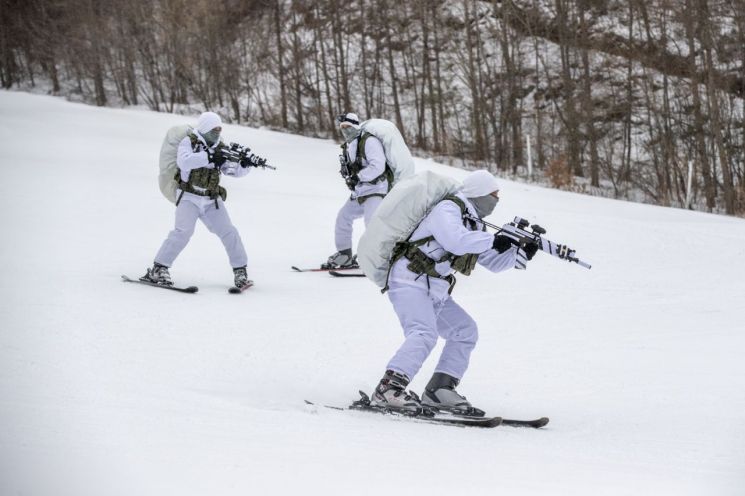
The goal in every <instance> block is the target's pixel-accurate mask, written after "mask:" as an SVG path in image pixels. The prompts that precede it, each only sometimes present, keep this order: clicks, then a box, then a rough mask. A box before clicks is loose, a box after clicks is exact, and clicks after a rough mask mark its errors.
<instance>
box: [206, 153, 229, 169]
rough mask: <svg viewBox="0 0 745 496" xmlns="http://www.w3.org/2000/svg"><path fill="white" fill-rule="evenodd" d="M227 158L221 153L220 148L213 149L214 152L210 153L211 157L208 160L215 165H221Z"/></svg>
mask: <svg viewBox="0 0 745 496" xmlns="http://www.w3.org/2000/svg"><path fill="white" fill-rule="evenodd" d="M227 160H228V158H227V157H226V156H225V155H223V154H222V151H221V150H219V149H218V150H215V153H213V154H212V158H211V159H210V162H212V163H213V164H215V167H221V166H222V164H224V163H225V162H227Z"/></svg>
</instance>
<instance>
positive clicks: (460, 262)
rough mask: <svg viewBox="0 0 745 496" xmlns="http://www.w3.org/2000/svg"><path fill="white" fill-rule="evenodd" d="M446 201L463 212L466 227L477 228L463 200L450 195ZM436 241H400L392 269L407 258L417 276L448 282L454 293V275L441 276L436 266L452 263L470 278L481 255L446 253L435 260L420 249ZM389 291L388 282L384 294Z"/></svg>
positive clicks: (394, 255)
mask: <svg viewBox="0 0 745 496" xmlns="http://www.w3.org/2000/svg"><path fill="white" fill-rule="evenodd" d="M446 200H449V201H452V202H453V203H455V204H456V205H458V207H459V208H460V211H461V215H462V216H463V217H464V220H463V223H464V225H466V223H470V224H471V225H472V226H475V222H473V221H471V220H467V219H466V218H465V215H466V213H467V208H466V204H465V203H464V202H463V200H461V199H460V198H458V197H457V196H454V195H448V196H446V197H445V198H444V199H443V200H441V201H446ZM482 229H483V230H485V229H486V228H485V227H483V228H482ZM415 230H416V229H415ZM434 239H435V237H434V236H427V237H425V238H422V239H418V240H416V241H410V240H406V241H399V242H398V243H396V246H394V247H393V253H392V256H391V265H390V266H391V268H392V267H393V264H394V263H396V262H397V261H398V260H399V259H400V258H401V257H406V258H407V259H408V260H409V264H408V265H407V266H406V268H407V269H409V270H410V271H412V272H413V273H415V274H419V275H426V276H428V277H435V278H437V279H443V280H445V281H448V282H449V283H450V288H449V289H448V293H450V292H452V291H453V287H454V286H455V276H453V275H452V274H449V275H447V276H443V275H440V273H439V272H437V270H435V266H436V265H437V264H439V263H443V262H450V266H451V267H452V268H453V270H455V271H456V272H460V273H461V274H463V275H464V276H469V275H471V272H472V271H473V269H474V268H475V267H476V263H477V262H478V259H479V254H478V253H466V254H465V255H453V254H452V253H448V252H445V254H444V255H443V256H442V257H440V258H439V259H437V260H435V259H433V258H430V257H428V256H427V255H425V254H424V252H423V251H422V250H420V249H419V247H420V246H422V245H426V244H427V243H429V242H430V241H434ZM388 276H389V277H390V270H389V271H388ZM387 289H388V281H386V285H385V288H384V289H383V292H385V291H386V290H387Z"/></svg>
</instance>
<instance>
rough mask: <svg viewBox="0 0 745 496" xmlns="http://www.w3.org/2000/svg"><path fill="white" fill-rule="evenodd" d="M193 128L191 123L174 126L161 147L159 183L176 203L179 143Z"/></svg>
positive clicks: (164, 193)
mask: <svg viewBox="0 0 745 496" xmlns="http://www.w3.org/2000/svg"><path fill="white" fill-rule="evenodd" d="M191 130H192V127H191V126H189V125H182V126H174V127H172V128H171V129H169V130H168V133H166V137H165V139H164V140H163V145H162V146H161V147H160V164H159V165H160V172H159V173H158V185H159V186H160V192H161V193H163V196H165V197H166V199H167V200H168V201H170V202H171V203H176V189H178V181H177V180H176V171H177V170H178V167H177V166H176V155H177V153H178V145H179V143H181V140H183V139H184V138H186V136H187V135H188V134H189V132H191Z"/></svg>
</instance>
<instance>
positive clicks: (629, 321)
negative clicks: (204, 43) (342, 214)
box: [0, 92, 745, 496]
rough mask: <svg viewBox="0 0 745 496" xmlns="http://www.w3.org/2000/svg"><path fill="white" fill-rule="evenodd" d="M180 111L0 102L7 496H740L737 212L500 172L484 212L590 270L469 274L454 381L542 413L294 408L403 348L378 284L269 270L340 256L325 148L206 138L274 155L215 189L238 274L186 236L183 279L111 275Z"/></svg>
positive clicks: (478, 397) (1, 443)
mask: <svg viewBox="0 0 745 496" xmlns="http://www.w3.org/2000/svg"><path fill="white" fill-rule="evenodd" d="M184 122H188V119H185V118H183V117H179V116H174V115H167V114H157V113H151V112H146V111H137V110H113V109H102V108H94V107H88V106H84V105H79V104H72V103H68V102H65V101H63V100H60V99H55V98H51V97H43V96H32V95H28V94H24V93H10V92H0V135H2V136H3V138H2V141H3V146H2V149H1V150H0V170H1V171H2V177H3V180H2V181H0V212H2V214H0V215H1V217H0V228H1V232H2V240H3V241H2V243H0V263H1V264H2V273H3V278H2V279H1V280H0V324H1V325H0V392H2V394H0V495H3V496H5V495H8V496H15V495H25V496H47V495H49V496H52V495H54V496H66V495H75V496H87V495H95V496H103V495H105V496H116V495H128V496H135V495H137V496H140V495H151V494H152V495H156V494H157V495H204V494H212V495H239V494H240V495H248V494H298V493H301V492H302V493H303V494H330V495H335V494H350V492H351V491H354V494H380V493H381V492H386V493H391V492H397V491H399V490H401V491H406V492H407V493H409V494H413V493H417V494H418V493H426V494H428V495H441V494H448V495H453V494H457V495H460V494H469V495H470V494H571V495H585V494H586V495H598V494H602V495H616V494H618V495H621V494H623V495H628V494H674V495H682V494H700V495H704V494H706V495H714V494H716V495H735V494H743V491H745V422H744V419H743V412H745V365H743V360H742V356H741V355H742V352H743V349H745V324H743V315H744V314H745V312H744V310H745V298H744V296H745V244H743V240H745V221H743V220H742V219H736V218H728V217H721V216H714V215H707V214H702V213H695V212H688V211H682V210H673V209H666V208H660V207H654V206H649V205H640V204H633V203H624V202H619V201H610V200H605V199H600V198H593V197H586V196H579V195H574V194H569V193H565V192H560V191H553V190H546V189H541V188H537V187H532V186H527V185H523V184H518V183H512V182H509V181H502V184H503V190H502V195H501V197H502V201H501V203H500V204H499V206H498V208H497V211H496V212H495V214H494V215H492V217H491V218H490V219H489V220H491V221H492V222H495V223H503V222H505V221H507V220H510V219H511V218H512V217H513V216H514V215H521V216H523V217H527V218H529V219H531V220H532V221H535V222H538V223H540V224H542V225H543V226H544V227H546V228H547V229H548V237H549V238H550V239H553V240H555V241H557V242H564V243H568V244H570V245H571V246H573V247H576V248H577V250H578V254H579V255H580V256H581V257H582V258H584V259H586V260H587V261H589V262H590V263H592V264H593V269H592V270H590V271H587V270H584V269H582V268H580V267H578V266H576V265H570V264H566V263H564V262H561V261H559V260H557V259H553V258H551V257H548V256H545V255H544V256H542V255H541V254H539V255H538V256H537V257H536V259H535V260H534V261H533V262H531V264H530V266H529V268H528V270H527V271H526V272H518V271H510V272H508V273H503V274H496V275H494V274H491V273H489V272H488V271H486V270H485V269H481V270H477V271H476V273H475V274H474V275H473V276H472V277H470V278H465V277H461V278H460V279H459V282H458V285H457V287H456V290H455V294H454V296H455V298H456V299H457V300H458V301H459V302H460V303H461V304H462V305H463V306H464V307H465V308H466V309H467V310H469V311H470V312H471V313H472V315H473V316H474V318H475V319H476V321H477V322H479V324H480V332H481V338H480V342H479V345H478V347H477V348H476V351H475V352H474V355H473V359H472V366H471V368H470V370H469V372H468V374H467V376H466V377H465V378H464V381H463V383H462V385H461V388H460V390H461V392H463V393H464V394H465V395H467V396H468V397H469V399H471V400H472V401H473V402H474V403H475V404H476V405H477V406H479V407H481V408H484V409H486V410H487V411H489V412H490V413H493V414H498V415H502V416H505V417H517V418H520V417H530V418H532V417H537V416H543V415H546V416H549V417H551V423H550V424H549V426H548V427H547V428H545V429H542V430H538V431H533V430H521V429H514V428H508V427H499V428H497V429H493V430H488V431H483V430H474V429H461V428H454V427H445V426H433V425H422V424H416V423H412V422H409V421H401V420H395V419H389V418H384V417H376V416H370V415H365V414H360V413H352V412H335V411H331V410H325V409H321V410H313V409H310V408H307V407H305V406H304V404H303V399H305V398H307V399H312V400H315V401H318V402H320V403H329V404H338V405H344V404H346V403H348V402H350V401H351V400H353V399H355V396H356V391H357V390H358V389H364V390H366V391H370V390H371V389H372V387H373V386H374V384H375V383H376V382H377V380H378V379H379V377H380V375H381V374H382V372H383V367H384V366H385V364H386V362H387V360H388V358H389V357H390V356H391V355H392V354H393V352H394V351H395V348H396V346H397V345H398V344H399V343H400V341H401V331H400V328H399V325H398V321H397V319H396V316H395V314H394V313H393V310H392V309H391V307H390V305H389V303H388V301H387V298H386V297H384V296H381V295H380V294H379V292H378V290H377V288H376V287H375V286H374V285H373V284H372V283H370V282H368V281H367V280H365V279H343V280H341V279H339V280H337V279H333V278H331V277H329V276H328V275H325V274H297V273H293V272H291V271H290V269H289V268H290V266H291V265H302V266H314V265H316V264H318V263H319V262H320V261H322V260H324V259H325V257H326V256H328V254H329V253H331V252H332V251H333V236H332V229H333V222H334V218H335V214H336V211H337V209H338V207H339V206H340V205H341V203H342V202H343V201H344V199H345V197H346V194H347V192H346V188H345V186H344V184H343V182H342V181H341V179H340V178H339V176H338V174H337V158H336V156H337V148H336V147H335V144H334V143H333V142H331V141H324V140H315V139H309V138H304V137H299V136H292V135H286V134H281V133H277V132H271V131H267V130H257V129H247V128H242V127H238V126H226V130H225V133H224V134H225V135H226V137H227V138H229V139H232V140H235V141H239V142H242V143H245V144H248V145H249V146H251V147H252V148H253V149H254V151H255V152H256V153H258V154H260V155H264V156H266V157H267V158H269V160H270V163H272V164H273V165H276V166H277V167H278V170H277V171H262V170H257V171H252V172H251V174H249V175H248V176H247V177H246V178H244V179H239V180H230V179H227V180H226V181H225V182H226V186H227V188H228V195H229V196H228V202H227V205H228V208H229V209H230V213H231V216H232V218H233V220H234V222H235V223H236V225H237V226H238V228H239V229H240V231H241V233H242V236H243V240H244V243H245V244H246V246H247V249H248V251H249V257H250V265H249V276H250V277H252V278H253V279H254V280H255V281H256V283H257V285H256V286H255V287H254V288H252V289H250V290H249V291H248V292H247V293H245V294H243V295H240V296H233V295H228V294H227V293H226V288H227V285H228V283H229V282H230V281H231V277H232V273H231V271H230V267H229V266H228V263H227V258H226V256H225V254H224V252H223V250H222V246H221V244H220V243H219V241H218V240H217V239H216V238H215V237H214V236H212V235H211V234H210V233H209V232H207V230H206V229H205V228H204V226H201V225H200V227H198V228H197V232H196V234H195V235H194V238H193V239H192V242H191V244H190V245H189V246H188V247H187V248H186V250H185V251H184V253H183V254H182V256H181V257H180V258H179V259H178V260H177V263H176V264H175V266H174V268H173V269H172V271H171V272H172V275H173V276H174V278H175V280H176V281H177V282H180V283H183V284H195V285H198V286H199V288H200V291H199V293H198V294H196V295H184V294H178V293H173V292H168V291H163V290H159V289H155V288H148V287H144V286H138V285H133V284H125V283H122V282H121V281H120V279H119V276H120V274H123V273H126V274H128V275H130V276H133V277H134V276H139V275H141V273H142V272H143V271H144V268H145V267H146V266H147V265H149V264H150V263H151V261H152V257H153V256H154V254H155V252H156V250H157V249H158V247H159V245H160V243H161V241H162V239H163V238H164V236H165V235H166V234H167V232H168V231H169V230H170V228H171V225H172V218H173V207H172V206H171V205H170V204H169V203H168V202H167V201H166V200H165V199H163V198H162V197H161V196H160V192H159V191H158V187H157V180H156V177H157V158H158V152H159V149H160V143H161V139H162V137H163V135H164V134H165V132H166V130H167V129H168V128H169V127H170V126H172V125H175V124H180V123H184ZM417 166H418V167H419V168H420V169H432V170H435V171H437V172H441V173H444V174H450V175H453V176H455V177H462V176H463V175H464V172H463V171H460V170H457V169H451V168H448V167H445V166H441V165H438V164H434V163H432V162H429V161H424V160H418V161H417ZM357 235H359V233H357ZM434 362H435V360H434V359H433V358H430V360H429V361H428V362H427V363H426V365H425V367H424V369H423V370H422V372H421V373H420V375H419V376H417V377H416V378H415V380H414V381H413V384H412V385H413V388H414V389H415V390H417V391H420V390H421V388H422V387H423V385H424V384H425V383H426V381H427V379H428V378H429V374H430V373H431V372H432V367H433V366H434Z"/></svg>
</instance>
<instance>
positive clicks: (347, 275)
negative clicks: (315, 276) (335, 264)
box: [329, 270, 365, 277]
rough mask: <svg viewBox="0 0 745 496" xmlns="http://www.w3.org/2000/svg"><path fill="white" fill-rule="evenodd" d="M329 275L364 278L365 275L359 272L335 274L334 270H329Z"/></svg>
mask: <svg viewBox="0 0 745 496" xmlns="http://www.w3.org/2000/svg"><path fill="white" fill-rule="evenodd" d="M329 274H331V275H332V276H334V277H365V274H363V273H361V272H359V273H358V272H354V273H352V272H337V271H336V270H330V271H329Z"/></svg>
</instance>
